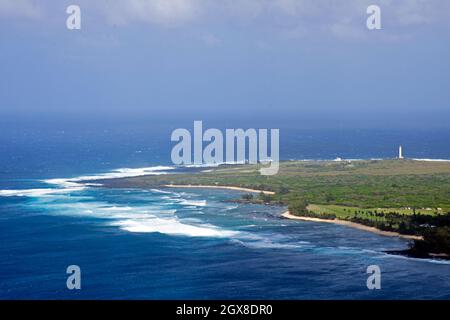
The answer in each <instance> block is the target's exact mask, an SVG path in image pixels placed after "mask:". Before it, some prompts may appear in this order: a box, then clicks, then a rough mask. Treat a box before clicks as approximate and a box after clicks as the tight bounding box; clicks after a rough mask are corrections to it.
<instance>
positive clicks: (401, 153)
mask: <svg viewBox="0 0 450 320" xmlns="http://www.w3.org/2000/svg"><path fill="white" fill-rule="evenodd" d="M398 158H399V159H403V150H402V146H399V147H398Z"/></svg>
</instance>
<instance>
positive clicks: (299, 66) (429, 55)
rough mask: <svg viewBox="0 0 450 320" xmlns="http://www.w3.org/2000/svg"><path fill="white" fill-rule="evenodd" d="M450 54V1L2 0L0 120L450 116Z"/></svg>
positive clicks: (370, 121) (269, 122)
mask: <svg viewBox="0 0 450 320" xmlns="http://www.w3.org/2000/svg"><path fill="white" fill-rule="evenodd" d="M72 4H76V5H78V6H79V7H80V8H81V30H68V29H67V27H66V19H67V17H68V14H67V13H66V8H67V7H68V6H69V5H72ZM372 4H375V5H378V6H379V7H380V9H381V23H382V28H381V30H368V29H367V27H366V19H367V17H368V14H367V13H366V9H367V7H368V6H369V5H372ZM449 57H450V1H448V0H370V1H369V0H367V1H366V0H272V1H269V0H217V1H213V0H128V1H125V0H114V1H112V0H111V1H108V0H71V1H50V0H48V1H47V0H39V1H38V0H36V1H33V0H0V72H1V76H0V123H10V124H11V123H13V124H14V123H18V124H19V123H26V122H42V123H50V124H54V123H69V122H70V123H75V124H76V125H83V124H85V123H88V122H93V123H95V122H99V121H102V122H108V123H112V124H114V123H125V122H127V123H128V122H129V123H133V122H143V123H149V124H152V123H158V124H161V123H167V124H173V123H175V122H187V121H190V123H192V121H193V120H203V121H209V122H210V123H212V124H216V123H222V124H225V125H226V124H228V123H229V124H232V123H238V122H242V123H243V125H245V126H247V127H252V126H257V125H260V126H262V125H265V126H267V127H271V128H274V127H275V128H276V127H283V126H286V127H296V128H297V127H305V128H306V127H312V128H333V127H355V128H365V127H374V128H377V127H380V128H397V127H407V128H450V124H449V121H448V120H449V119H450V61H449V60H450V59H449Z"/></svg>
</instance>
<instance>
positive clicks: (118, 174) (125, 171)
mask: <svg viewBox="0 0 450 320" xmlns="http://www.w3.org/2000/svg"><path fill="white" fill-rule="evenodd" d="M173 169H175V168H174V167H168V166H155V167H145V168H121V169H116V170H113V171H111V172H107V173H102V174H98V175H87V176H80V177H76V178H69V179H48V180H44V182H45V183H48V184H55V185H59V186H62V187H71V186H74V185H80V182H81V181H94V180H102V179H117V178H131V177H140V176H147V175H162V174H167V172H166V170H173Z"/></svg>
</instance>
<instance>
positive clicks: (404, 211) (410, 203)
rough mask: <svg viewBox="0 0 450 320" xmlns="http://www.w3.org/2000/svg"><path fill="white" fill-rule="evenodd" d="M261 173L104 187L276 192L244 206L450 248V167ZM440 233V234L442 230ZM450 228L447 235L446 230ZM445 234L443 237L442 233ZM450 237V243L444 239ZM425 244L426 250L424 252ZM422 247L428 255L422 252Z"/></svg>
mask: <svg viewBox="0 0 450 320" xmlns="http://www.w3.org/2000/svg"><path fill="white" fill-rule="evenodd" d="M259 168H260V166H259V165H240V166H220V167H218V168H214V169H208V170H207V171H201V170H199V171H198V172H194V173H185V174H184V173H177V174H169V175H158V176H144V177H136V178H126V179H114V180H108V181H102V183H104V184H106V185H107V186H110V187H137V188H153V187H160V186H162V185H167V184H191V185H223V186H237V187H243V188H251V189H257V190H266V191H274V192H275V194H274V195H268V194H264V193H260V194H259V195H257V194H255V195H251V194H245V195H244V196H243V200H244V201H248V202H257V203H271V204H281V205H286V206H288V208H289V211H290V212H291V213H292V214H296V215H301V216H309V217H318V218H326V219H334V218H338V219H342V220H348V221H353V222H358V223H362V224H365V225H369V226H374V227H376V228H378V229H381V230H389V231H397V232H400V233H403V234H422V235H424V238H425V240H424V241H423V242H417V243H416V244H414V248H415V249H416V250H423V249H425V248H428V249H427V250H428V251H430V248H431V247H434V248H438V247H439V246H438V245H437V243H440V244H442V245H443V246H444V247H446V248H447V247H448V242H445V241H448V227H450V222H449V218H448V217H449V216H450V215H449V214H447V213H448V212H450V163H448V162H421V161H412V160H380V161H375V160H374V161H351V162H350V161H342V162H334V161H288V162H282V163H281V164H280V170H279V173H278V174H277V175H274V176H262V175H260V174H259ZM437 225H439V227H437ZM446 227H447V229H445V228H446ZM442 228H443V229H442ZM445 235H446V236H447V237H446V236H445ZM419 243H420V244H419ZM420 246H422V247H420Z"/></svg>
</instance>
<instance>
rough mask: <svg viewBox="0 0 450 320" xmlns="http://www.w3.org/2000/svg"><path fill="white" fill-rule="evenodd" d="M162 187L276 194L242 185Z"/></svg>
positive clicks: (167, 185)
mask: <svg viewBox="0 0 450 320" xmlns="http://www.w3.org/2000/svg"><path fill="white" fill-rule="evenodd" d="M162 187H165V188H199V189H227V190H235V191H243V192H251V193H263V194H267V195H273V194H275V192H273V191H264V190H257V189H250V188H242V187H232V186H215V185H193V184H166V185H162Z"/></svg>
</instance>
